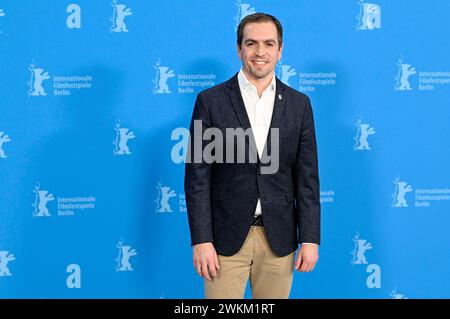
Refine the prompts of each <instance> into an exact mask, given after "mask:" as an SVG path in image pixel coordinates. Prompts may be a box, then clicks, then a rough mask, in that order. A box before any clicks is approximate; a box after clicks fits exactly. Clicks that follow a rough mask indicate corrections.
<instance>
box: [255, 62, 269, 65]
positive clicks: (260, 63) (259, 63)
mask: <svg viewBox="0 0 450 319" xmlns="http://www.w3.org/2000/svg"><path fill="white" fill-rule="evenodd" d="M252 63H254V64H256V65H264V64H267V63H268V62H266V61H252Z"/></svg>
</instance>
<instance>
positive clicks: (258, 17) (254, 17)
mask: <svg viewBox="0 0 450 319" xmlns="http://www.w3.org/2000/svg"><path fill="white" fill-rule="evenodd" d="M255 22H272V23H273V24H275V26H276V27H277V34H278V45H279V46H280V47H281V45H282V44H283V27H282V26H281V23H280V21H279V20H278V19H277V18H275V17H274V16H273V15H270V14H267V13H260V12H258V13H253V14H250V15H248V16H246V17H245V18H243V19H242V20H241V22H240V23H239V26H238V28H237V44H238V46H239V48H241V45H242V38H243V37H244V27H245V25H246V24H248V23H255Z"/></svg>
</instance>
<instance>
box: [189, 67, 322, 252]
mask: <svg viewBox="0 0 450 319" xmlns="http://www.w3.org/2000/svg"><path fill="white" fill-rule="evenodd" d="M194 120H201V123H202V128H203V131H204V130H205V129H206V128H209V127H215V128H219V129H220V130H221V131H222V132H223V137H224V141H223V145H224V146H225V145H226V143H231V144H233V143H236V141H235V140H233V141H231V142H230V141H225V136H226V132H225V129H226V128H234V129H236V128H242V129H243V130H247V129H248V128H250V127H251V125H250V122H249V119H248V116H247V112H246V109H245V105H244V101H243V99H242V95H241V92H240V89H239V84H238V78H237V74H236V75H235V76H233V77H232V78H231V79H230V80H228V81H226V82H223V83H221V84H219V85H216V86H214V87H212V88H209V89H207V90H204V91H202V92H200V93H199V94H198V95H197V100H196V102H195V107H194V111H193V115H192V121H191V128H190V132H191V140H190V143H189V147H190V150H193V145H192V143H193V140H194V138H193V136H194ZM270 127H271V128H279V169H278V171H277V172H276V173H274V174H262V173H261V166H264V165H266V166H269V164H264V163H266V162H267V161H265V160H263V159H264V158H262V159H261V160H260V159H259V157H258V156H256V159H257V160H256V162H255V161H253V163H249V161H250V158H251V154H252V153H251V152H254V153H256V149H255V147H253V148H252V147H251V146H254V145H255V143H254V141H253V143H249V142H250V141H249V138H253V136H250V137H249V138H247V139H246V144H245V146H246V147H245V158H246V162H245V163H241V164H239V163H226V159H225V155H224V158H223V160H222V161H221V163H220V161H217V162H213V163H210V164H208V163H207V162H206V161H204V160H203V161H201V162H200V163H195V162H193V159H194V156H192V158H191V160H192V162H193V163H190V162H189V161H187V162H186V167H185V183H184V187H185V194H186V204H187V212H188V218H189V227H190V233H191V245H196V244H199V243H205V242H212V243H213V244H214V247H215V249H216V251H217V253H218V254H220V255H224V256H231V255H234V254H235V253H237V252H238V251H239V250H240V248H241V247H242V245H243V243H244V241H245V238H246V236H247V234H248V232H249V230H250V227H251V224H252V221H253V217H254V213H255V209H256V203H257V200H258V198H260V200H261V210H262V218H263V222H264V229H265V232H266V234H267V238H268V241H269V245H270V247H271V248H272V250H273V251H274V253H275V254H276V255H278V256H285V255H288V254H290V253H291V252H293V251H295V250H296V249H297V247H298V244H299V243H302V242H310V243H317V244H320V188H319V175H318V162H317V146H316V137H315V129H314V119H313V112H312V108H311V104H310V101H309V98H308V97H307V96H306V95H304V94H302V93H300V92H298V91H296V90H294V89H292V88H290V87H289V86H287V85H285V84H284V83H282V82H281V81H280V80H279V79H278V78H277V79H276V93H275V104H274V109H273V115H272V121H271V125H270ZM270 140H271V132H270V130H269V134H268V137H267V141H269V142H266V146H265V147H266V148H267V153H268V154H269V156H270V154H271V153H270V152H271V143H270ZM208 143H211V141H207V140H203V141H202V147H203V148H204V147H205V146H206V145H207V144H208ZM235 147H236V152H237V147H238V146H237V145H235ZM236 152H235V156H236ZM224 154H225V151H224ZM263 156H264V155H263ZM235 159H236V157H235Z"/></svg>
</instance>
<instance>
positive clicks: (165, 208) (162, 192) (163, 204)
mask: <svg viewBox="0 0 450 319" xmlns="http://www.w3.org/2000/svg"><path fill="white" fill-rule="evenodd" d="M157 189H158V190H159V194H158V199H157V200H156V202H157V204H158V205H157V206H158V207H157V212H159V213H170V212H173V210H172V208H171V207H170V204H169V199H170V198H172V197H175V196H177V194H176V193H175V191H174V190H171V189H170V187H168V186H162V185H161V184H159V185H158V186H157Z"/></svg>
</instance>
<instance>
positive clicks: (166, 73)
mask: <svg viewBox="0 0 450 319" xmlns="http://www.w3.org/2000/svg"><path fill="white" fill-rule="evenodd" d="M154 68H155V70H156V77H155V80H154V81H153V83H154V84H155V87H154V89H153V93H156V94H163V93H171V91H170V89H169V86H168V85H167V80H168V79H170V78H172V77H174V76H175V73H174V72H173V70H169V67H168V66H162V65H161V63H160V61H157V62H156V64H155V66H154Z"/></svg>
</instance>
